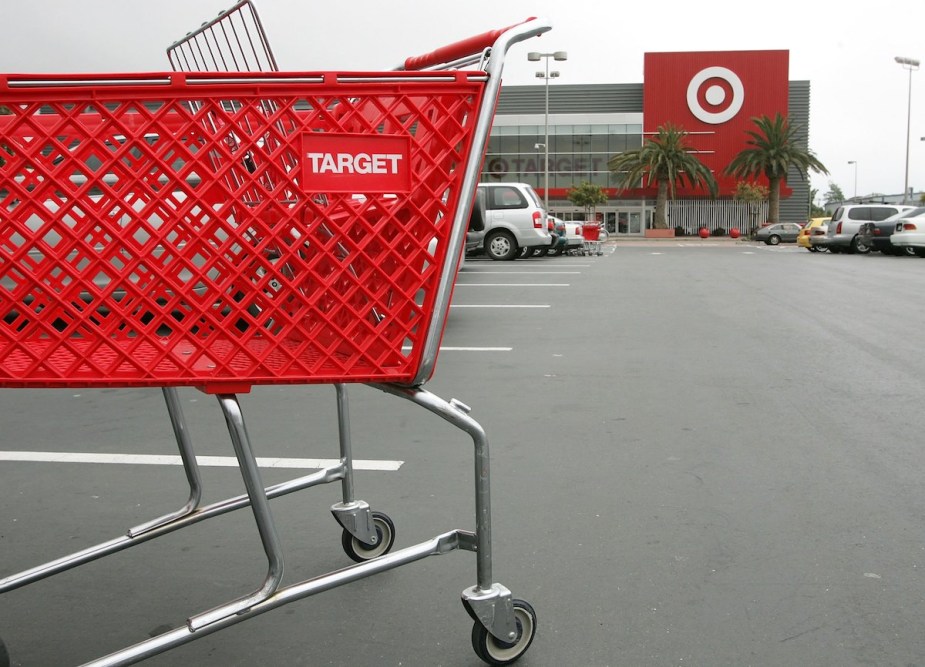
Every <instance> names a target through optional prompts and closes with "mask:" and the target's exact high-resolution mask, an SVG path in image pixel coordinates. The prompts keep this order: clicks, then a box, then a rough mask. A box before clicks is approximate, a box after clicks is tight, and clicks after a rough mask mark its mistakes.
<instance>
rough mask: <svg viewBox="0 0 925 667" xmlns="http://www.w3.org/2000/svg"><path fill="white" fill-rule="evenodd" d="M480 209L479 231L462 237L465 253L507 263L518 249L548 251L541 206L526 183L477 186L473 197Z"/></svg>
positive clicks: (549, 237)
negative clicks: (477, 253) (481, 209)
mask: <svg viewBox="0 0 925 667" xmlns="http://www.w3.org/2000/svg"><path fill="white" fill-rule="evenodd" d="M476 196H477V197H478V198H479V199H480V202H479V203H480V204H483V205H484V211H483V215H484V220H483V225H482V229H481V230H478V229H473V228H472V227H471V225H470V231H469V233H467V234H466V250H467V251H469V252H472V251H476V250H479V249H481V250H483V251H484V252H485V254H486V255H487V256H488V257H490V258H491V259H498V260H510V259H514V258H515V257H517V256H518V254H520V251H521V249H522V248H530V249H531V254H532V250H533V249H534V248H536V249H539V248H547V249H548V248H550V247H551V246H552V241H553V238H552V235H551V234H550V233H549V228H548V226H547V220H546V211H545V210H543V202H542V201H541V200H540V198H539V197H538V196H537V194H536V192H534V190H533V188H532V187H530V186H529V185H527V184H526V183H479V185H478V191H477V195H476Z"/></svg>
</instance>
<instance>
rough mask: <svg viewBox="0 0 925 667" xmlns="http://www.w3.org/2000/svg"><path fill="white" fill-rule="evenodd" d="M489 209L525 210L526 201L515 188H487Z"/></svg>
mask: <svg viewBox="0 0 925 667" xmlns="http://www.w3.org/2000/svg"><path fill="white" fill-rule="evenodd" d="M488 193H489V194H488V202H487V206H488V208H489V209H510V208H526V207H527V200H526V199H524V197H523V195H521V194H520V192H519V191H518V190H517V188H508V187H495V188H488Z"/></svg>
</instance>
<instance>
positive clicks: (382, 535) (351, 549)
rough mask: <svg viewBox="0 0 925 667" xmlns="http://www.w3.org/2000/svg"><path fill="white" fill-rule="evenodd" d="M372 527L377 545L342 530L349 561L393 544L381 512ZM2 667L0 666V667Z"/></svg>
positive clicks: (368, 557) (372, 555)
mask: <svg viewBox="0 0 925 667" xmlns="http://www.w3.org/2000/svg"><path fill="white" fill-rule="evenodd" d="M372 517H373V526H375V527H376V537H378V538H379V543H378V544H364V543H363V542H360V540H358V539H357V538H355V537H354V536H353V535H351V534H350V533H349V532H348V531H347V530H344V532H343V534H342V535H341V538H340V541H341V544H342V545H343V547H344V553H346V554H347V555H348V556H349V557H350V558H351V560H354V561H356V562H357V563H362V562H363V561H367V560H372V559H373V558H376V557H377V556H381V555H382V554H387V553H389V551H390V550H391V549H392V545H393V544H395V524H394V523H392V520H391V519H390V518H389V517H388V515H387V514H383V513H382V512H372ZM0 667H2V665H0Z"/></svg>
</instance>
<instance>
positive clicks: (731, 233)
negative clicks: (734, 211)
mask: <svg viewBox="0 0 925 667" xmlns="http://www.w3.org/2000/svg"><path fill="white" fill-rule="evenodd" d="M729 236H730V237H732V238H734V239H737V238H739V228H738V227H733V228H732V229H730V230H729Z"/></svg>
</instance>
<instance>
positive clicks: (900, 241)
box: [890, 214, 925, 257]
mask: <svg viewBox="0 0 925 667" xmlns="http://www.w3.org/2000/svg"><path fill="white" fill-rule="evenodd" d="M890 243H891V244H892V245H893V246H895V247H897V248H912V252H913V253H915V256H916V257H925V214H922V215H918V216H916V217H914V218H904V219H902V220H900V221H898V222H897V223H896V231H894V232H893V233H892V234H891V235H890Z"/></svg>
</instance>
